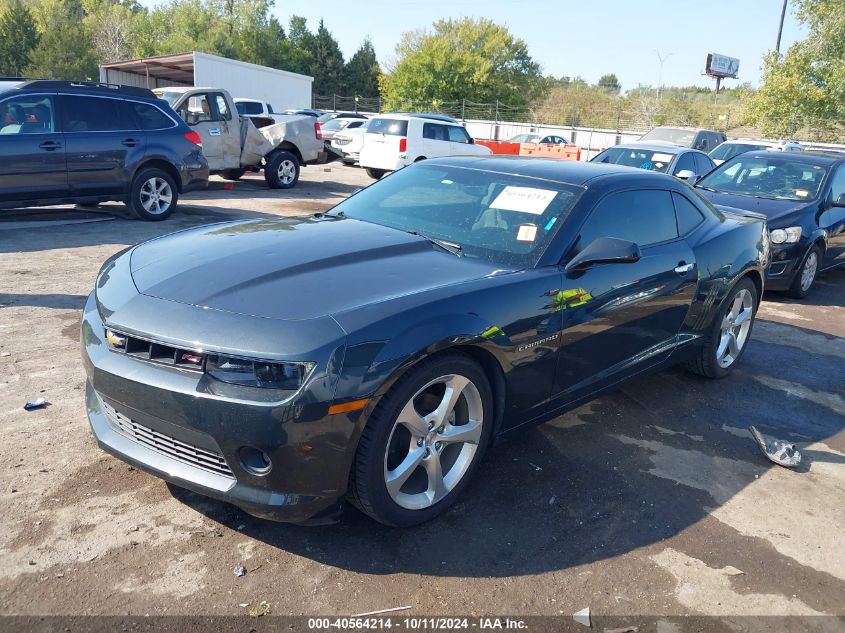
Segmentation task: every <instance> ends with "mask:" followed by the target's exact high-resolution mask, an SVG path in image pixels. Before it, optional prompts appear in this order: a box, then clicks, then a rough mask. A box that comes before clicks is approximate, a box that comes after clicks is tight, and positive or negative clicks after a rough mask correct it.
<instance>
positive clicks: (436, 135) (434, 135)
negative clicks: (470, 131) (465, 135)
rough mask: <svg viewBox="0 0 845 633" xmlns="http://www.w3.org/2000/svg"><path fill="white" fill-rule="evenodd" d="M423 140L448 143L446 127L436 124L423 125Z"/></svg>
mask: <svg viewBox="0 0 845 633" xmlns="http://www.w3.org/2000/svg"><path fill="white" fill-rule="evenodd" d="M423 138H427V139H430V140H433V141H448V140H449V134H448V132H447V131H446V127H445V126H443V125H439V124H438V123H423Z"/></svg>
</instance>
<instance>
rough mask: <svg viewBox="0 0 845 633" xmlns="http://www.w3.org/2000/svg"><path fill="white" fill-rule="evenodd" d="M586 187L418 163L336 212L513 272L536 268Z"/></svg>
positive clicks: (344, 204) (339, 207)
mask: <svg viewBox="0 0 845 633" xmlns="http://www.w3.org/2000/svg"><path fill="white" fill-rule="evenodd" d="M581 191H582V189H581V188H579V187H575V186H572V185H565V184H561V183H556V182H549V181H547V180H540V179H533V178H525V177H520V176H514V175H510V174H499V173H492V172H487V171H481V170H478V169H466V168H462V167H444V166H440V165H425V164H424V163H418V164H415V165H412V166H410V167H406V168H404V169H400V170H399V171H397V172H395V173H393V174H392V175H390V176H388V177H387V178H384V179H383V180H380V181H379V182H376V183H375V184H373V185H371V186H369V187H367V188H366V189H364V190H362V191H360V192H358V193H357V194H355V195H354V196H352V197H350V198H348V199H347V200H345V201H344V202H341V203H340V204H339V205H337V206H336V207H334V209H333V210H332V213H341V212H342V213H343V214H344V215H345V216H346V217H350V218H356V219H358V220H364V221H366V222H372V223H374V224H380V225H382V226H389V227H392V228H396V229H400V230H402V231H409V232H411V231H413V232H417V233H419V234H421V235H423V236H425V237H429V238H434V239H439V240H444V241H446V242H450V243H452V244H456V245H458V246H460V247H461V255H462V256H464V257H470V258H477V259H486V260H488V261H491V262H494V263H497V264H501V265H504V266H508V267H516V268H525V267H527V266H531V265H533V264H535V263H536V261H537V259H538V258H539V257H540V255H541V254H542V252H543V251H544V250H545V248H546V246H548V244H549V242H550V241H551V238H552V236H553V235H554V233H555V229H556V228H557V227H558V226H560V225H561V224H562V223H563V220H564V218H566V216H567V215H568V214H569V212H570V210H571V209H572V206H573V205H574V203H575V201H576V200H577V197H578V194H579V193H580V192H581Z"/></svg>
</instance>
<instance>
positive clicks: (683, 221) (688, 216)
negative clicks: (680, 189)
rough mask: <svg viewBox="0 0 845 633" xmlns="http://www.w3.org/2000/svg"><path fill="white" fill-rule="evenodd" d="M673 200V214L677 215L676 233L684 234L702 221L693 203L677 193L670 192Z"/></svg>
mask: <svg viewBox="0 0 845 633" xmlns="http://www.w3.org/2000/svg"><path fill="white" fill-rule="evenodd" d="M672 200H674V201H675V214H676V215H677V216H678V233H680V234H681V235H686V234H687V233H689V232H690V231H692V230H693V229H694V228H695V227H697V226H698V225H699V224H701V223H702V222H703V221H704V216H703V215H701V211H699V210H698V209H697V208H696V207H695V205H694V204H693V203H692V202H690V201H689V200H687V199H686V198H685V197H684V196H682V195H681V194H679V193H673V194H672Z"/></svg>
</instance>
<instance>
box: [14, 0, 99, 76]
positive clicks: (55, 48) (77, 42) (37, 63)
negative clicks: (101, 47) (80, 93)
mask: <svg viewBox="0 0 845 633" xmlns="http://www.w3.org/2000/svg"><path fill="white" fill-rule="evenodd" d="M84 18H85V12H84V11H83V9H82V5H81V4H80V3H79V2H75V1H74V0H45V1H43V2H41V3H40V4H39V5H38V26H39V31H40V32H41V38H40V39H39V41H38V45H37V46H36V47H35V48H34V49H33V51H32V55H31V56H30V60H31V61H30V64H29V66H28V67H27V69H26V74H27V75H28V76H30V77H43V78H48V79H77V80H85V79H95V78H97V77H98V76H99V71H98V69H97V57H96V54H95V52H94V48H93V46H92V45H91V38H90V37H89V34H88V29H86V28H85V26H84Z"/></svg>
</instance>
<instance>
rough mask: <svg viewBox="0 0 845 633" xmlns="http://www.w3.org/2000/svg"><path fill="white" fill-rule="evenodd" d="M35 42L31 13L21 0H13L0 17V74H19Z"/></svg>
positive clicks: (12, 75)
mask: <svg viewBox="0 0 845 633" xmlns="http://www.w3.org/2000/svg"><path fill="white" fill-rule="evenodd" d="M37 44H38V30H37V28H36V26H35V19H34V18H33V17H32V13H31V12H30V10H29V9H28V8H26V7H25V6H24V5H23V3H22V2H21V0H13V1H12V2H11V4H9V6H8V7H7V8H6V10H5V11H4V12H3V16H2V18H0V75H7V76H11V77H18V76H20V74H21V73H22V71H23V69H24V68H26V67H27V65H29V58H30V54H31V53H32V50H33V49H34V48H35V47H36V45H37Z"/></svg>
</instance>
